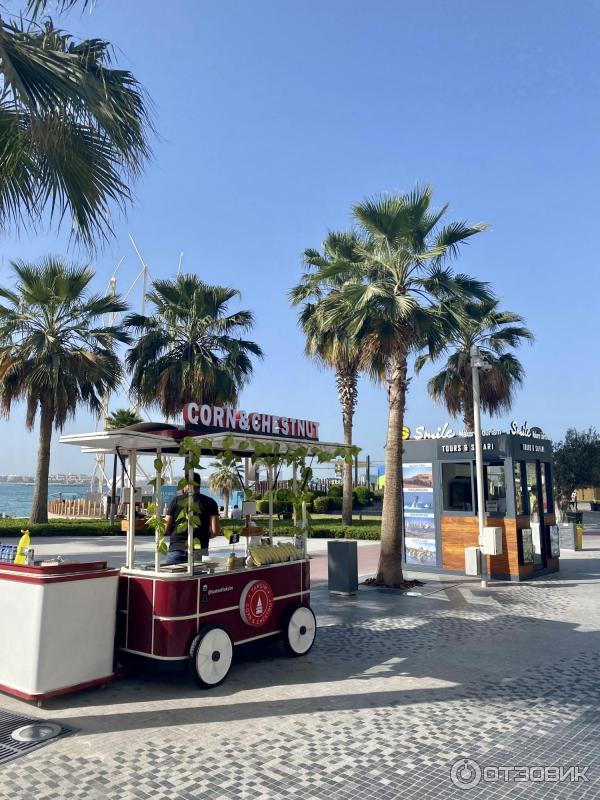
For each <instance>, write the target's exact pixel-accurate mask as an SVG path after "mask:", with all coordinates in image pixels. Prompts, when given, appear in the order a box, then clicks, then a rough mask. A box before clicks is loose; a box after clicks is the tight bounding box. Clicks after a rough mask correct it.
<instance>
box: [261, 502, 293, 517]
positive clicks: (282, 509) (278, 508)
mask: <svg viewBox="0 0 600 800" xmlns="http://www.w3.org/2000/svg"><path fill="white" fill-rule="evenodd" d="M256 510H257V511H258V513H259V514H268V513H269V501H268V500H258V501H257V503H256ZM292 510H293V506H292V503H291V502H289V501H287V500H273V514H276V515H277V516H279V514H286V513H287V514H289V513H291V512H292Z"/></svg>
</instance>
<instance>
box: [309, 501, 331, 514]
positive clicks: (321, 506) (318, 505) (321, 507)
mask: <svg viewBox="0 0 600 800" xmlns="http://www.w3.org/2000/svg"><path fill="white" fill-rule="evenodd" d="M331 499H332V498H331V497H315V500H314V502H313V508H314V512H315V514H326V513H327V512H328V511H329V510H330V509H331Z"/></svg>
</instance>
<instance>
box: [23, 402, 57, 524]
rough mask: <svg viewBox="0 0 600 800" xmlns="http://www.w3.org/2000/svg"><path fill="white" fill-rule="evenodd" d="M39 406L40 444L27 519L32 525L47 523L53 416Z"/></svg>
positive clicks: (42, 404) (43, 407)
mask: <svg viewBox="0 0 600 800" xmlns="http://www.w3.org/2000/svg"><path fill="white" fill-rule="evenodd" d="M40 405H41V409H40V442H39V446H38V457H37V467H36V471H35V488H34V490H33V500H32V502H31V517H30V518H29V521H30V522H31V523H32V524H33V523H35V522H48V473H49V471H50V443H51V441H52V423H53V422H54V414H53V412H52V408H51V406H49V405H47V404H46V403H43V402H42V403H41V404H40Z"/></svg>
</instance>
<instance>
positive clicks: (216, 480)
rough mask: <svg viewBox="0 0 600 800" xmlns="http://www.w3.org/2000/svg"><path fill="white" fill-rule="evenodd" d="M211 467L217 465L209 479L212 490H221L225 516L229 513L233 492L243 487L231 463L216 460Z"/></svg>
mask: <svg viewBox="0 0 600 800" xmlns="http://www.w3.org/2000/svg"><path fill="white" fill-rule="evenodd" d="M211 467H216V469H215V471H214V472H213V473H212V474H211V475H210V477H209V479H208V481H209V486H210V488H211V491H213V492H219V493H220V494H222V495H223V505H224V507H225V508H224V516H225V517H227V516H228V514H229V498H230V497H231V493H232V492H235V491H236V490H237V489H241V488H242V484H241V481H240V478H239V475H238V474H237V472H236V471H235V469H233V468H232V467H231V466H230V465H229V464H224V463H221V462H215V463H214V464H211Z"/></svg>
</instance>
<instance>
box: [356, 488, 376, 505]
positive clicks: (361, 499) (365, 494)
mask: <svg viewBox="0 0 600 800" xmlns="http://www.w3.org/2000/svg"><path fill="white" fill-rule="evenodd" d="M352 494H353V495H356V499H357V501H358V505H359V506H372V505H373V500H374V498H375V495H374V494H373V492H372V491H371V490H370V489H369V487H368V486H357V487H356V489H355V490H354V492H353V493H352Z"/></svg>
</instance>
